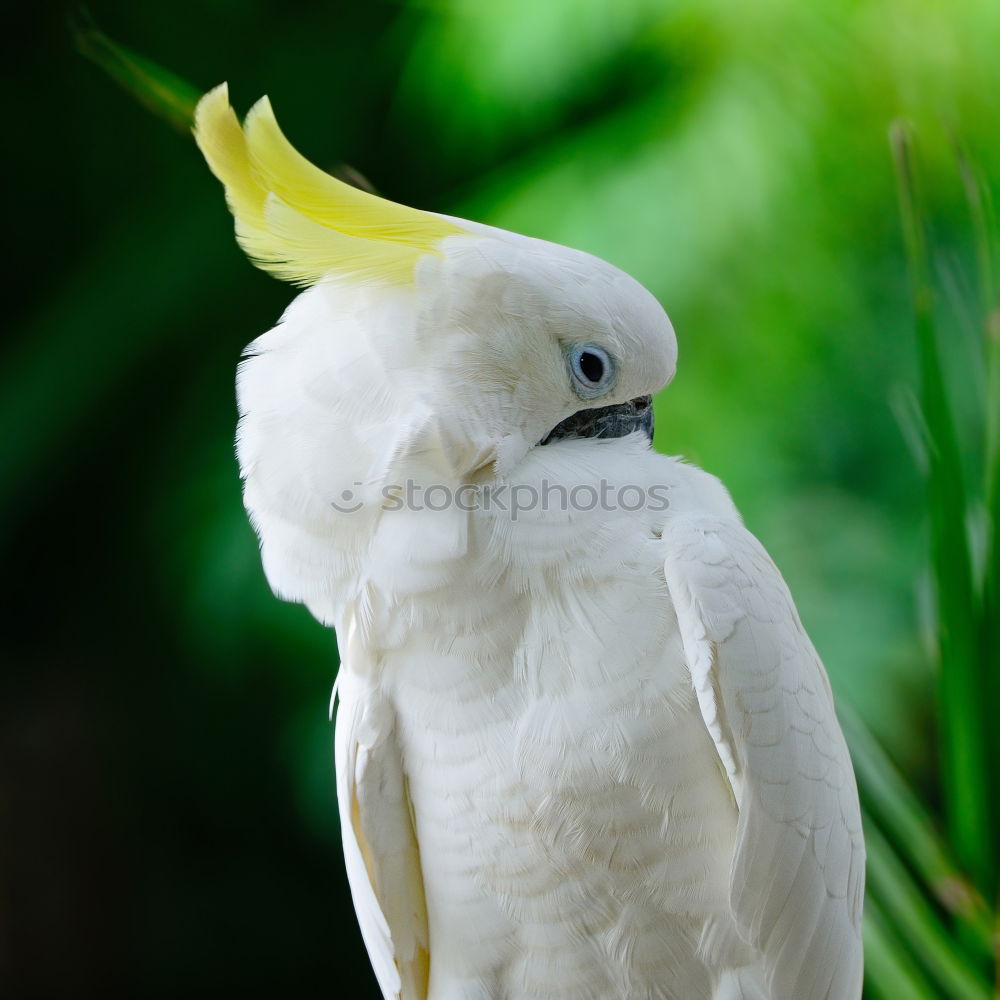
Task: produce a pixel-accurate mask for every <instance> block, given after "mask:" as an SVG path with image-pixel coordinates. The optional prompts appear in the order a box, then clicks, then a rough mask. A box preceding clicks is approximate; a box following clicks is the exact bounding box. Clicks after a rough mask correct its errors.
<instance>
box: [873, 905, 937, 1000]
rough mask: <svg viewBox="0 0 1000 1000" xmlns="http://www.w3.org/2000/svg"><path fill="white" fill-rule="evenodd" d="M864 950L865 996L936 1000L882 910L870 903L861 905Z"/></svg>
mask: <svg viewBox="0 0 1000 1000" xmlns="http://www.w3.org/2000/svg"><path fill="white" fill-rule="evenodd" d="M862 932H863V935H864V946H865V996H868V995H869V994H870V993H872V994H875V996H877V997H879V998H880V1000H940V998H939V996H938V993H937V991H936V990H935V989H934V988H933V987H932V986H931V984H930V983H929V982H928V981H927V979H926V977H925V976H924V975H923V974H922V973H921V972H919V971H918V970H917V969H916V968H914V964H913V960H912V959H911V957H910V955H909V954H908V953H907V951H906V949H905V948H904V947H903V946H902V944H901V943H900V941H899V939H898V938H897V937H896V936H895V935H894V934H893V932H892V929H891V927H890V924H889V921H888V920H887V919H886V917H885V914H884V913H883V912H882V908H881V907H880V906H879V905H878V902H877V901H876V900H874V899H868V900H866V901H865V920H864V926H863V927H862Z"/></svg>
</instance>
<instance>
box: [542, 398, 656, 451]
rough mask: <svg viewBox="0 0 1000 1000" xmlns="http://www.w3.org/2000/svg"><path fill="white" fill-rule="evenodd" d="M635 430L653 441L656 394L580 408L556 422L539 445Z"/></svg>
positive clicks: (614, 436)
mask: <svg viewBox="0 0 1000 1000" xmlns="http://www.w3.org/2000/svg"><path fill="white" fill-rule="evenodd" d="M633 431H643V432H644V433H645V435H646V437H647V438H649V440H650V442H652V440H653V397H652V396H637V397H636V398H635V399H630V400H629V401H628V402H627V403H618V404H616V405H615V406H599V407H596V408H594V409H590V410H578V411H577V412H576V413H574V414H573V415H572V416H570V417H567V418H566V419H565V420H563V421H562V422H561V423H559V424H556V426H555V427H553V428H552V430H550V431H549V433H548V434H546V435H545V437H544V438H542V440H541V441H540V442H539V444H552V442H553V441H560V440H563V439H565V438H619V437H625V436H626V435H627V434H631V433H633Z"/></svg>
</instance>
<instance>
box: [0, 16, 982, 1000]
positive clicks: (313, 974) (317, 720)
mask: <svg viewBox="0 0 1000 1000" xmlns="http://www.w3.org/2000/svg"><path fill="white" fill-rule="evenodd" d="M90 13H91V14H92V15H93V17H94V18H95V19H96V21H97V22H98V23H99V24H100V26H101V28H103V29H104V30H105V31H106V32H107V33H108V34H109V35H110V36H111V37H113V38H115V39H117V40H118V41H120V42H122V43H124V44H126V45H127V46H129V47H130V48H131V49H133V50H135V51H137V52H139V53H142V54H143V55H144V56H147V57H149V58H151V59H154V60H155V61H157V62H158V63H160V64H162V65H165V66H167V67H169V68H170V69H171V70H172V71H174V72H176V73H177V74H178V75H179V76H180V77H182V78H184V79H186V80H188V81H190V82H191V83H192V84H194V85H195V86H197V87H198V88H199V89H207V88H208V87H210V86H212V85H214V84H216V83H218V82H220V81H222V80H228V81H229V83H230V93H231V95H232V99H233V103H234V105H235V106H236V107H237V108H239V109H241V110H245V109H246V108H248V107H249V105H250V104H251V103H252V102H253V101H254V100H255V99H256V98H257V97H258V96H260V95H261V94H264V93H267V94H269V95H270V96H271V99H272V101H273V103H274V106H275V108H276V111H277V115H278V118H279V120H280V121H281V122H282V124H283V126H284V128H285V131H286V132H287V134H288V135H289V137H290V138H291V139H292V141H293V142H294V143H295V144H296V145H297V146H298V147H299V148H300V149H301V150H302V151H303V152H304V153H306V154H307V155H308V156H309V157H310V158H311V159H313V160H314V161H315V162H317V163H319V164H321V165H323V166H326V167H330V168H332V167H335V166H337V165H339V164H343V163H349V164H351V165H353V166H354V167H356V168H357V169H359V170H360V171H361V172H362V173H363V174H364V175H365V176H367V177H368V178H369V179H370V180H371V182H372V183H373V184H374V185H375V186H376V187H377V188H378V189H379V190H380V191H381V192H383V193H385V194H386V195H387V196H389V197H391V198H393V199H394V200H398V201H403V202H406V203H408V204H413V205H416V206H419V207H423V208H428V209H434V210H439V211H445V212H448V213H451V214H456V215H462V216H467V217H469V218H473V219H477V220H481V221H485V222H489V223H493V224H495V225H499V226H503V227H507V228H511V229H516V230H518V231H520V232H524V233H528V234H531V235H534V236H539V237H543V238H545V239H550V240H555V241H558V242H563V243H567V244H570V245H572V246H576V247H580V248H582V249H585V250H588V251H591V252H592V253H595V254H598V255H599V256H602V257H605V258H607V259H608V260H610V261H612V262H613V263H615V264H617V265H618V266H620V267H622V268H624V269H625V270H627V271H630V272H631V273H632V274H634V275H635V276H636V277H638V278H639V279H640V280H641V281H643V282H644V283H645V284H646V285H647V286H648V287H649V288H650V289H652V290H653V291H654V292H655V293H656V294H657V295H658V296H659V298H660V300H661V301H662V302H663V303H664V305H665V307H666V309H667V310H668V312H669V313H670V315H671V318H672V319H673V321H674V325H675V327H676V329H677V332H678V337H679V341H680V364H679V371H678V375H677V378H676V381H675V382H674V384H673V385H672V386H671V387H670V388H669V389H668V390H667V391H666V392H665V393H663V394H662V395H661V397H660V398H659V399H658V400H657V446H658V447H659V448H660V449H662V450H664V451H666V452H668V453H671V454H682V455H685V456H687V457H689V458H690V459H692V460H693V461H695V462H696V463H698V464H699V465H702V466H703V467H705V468H706V469H708V470H709V471H711V472H713V473H715V474H716V475H718V476H720V477H721V478H722V479H723V481H724V482H725V483H726V484H727V485H728V487H729V489H730V490H731V492H732V494H733V496H734V498H735V500H736V502H737V504H738V505H739V506H740V508H741V509H742V511H743V512H744V514H745V518H746V521H747V523H748V525H749V527H750V528H751V530H753V531H754V532H755V533H756V534H757V535H758V536H759V537H760V538H761V539H762V540H763V541H764V543H765V544H766V545H767V546H768V548H769V549H770V551H771V553H772V555H773V556H774V558H775V560H776V562H777V563H778V564H779V566H780V567H781V568H782V570H783V572H784V574H785V576H786V577H787V579H788V581H789V583H790V585H791V588H792V591H793V593H794V594H795V595H796V599H797V601H798V605H799V609H800V611H801V614H802V617H803V619H804V621H805V623H806V625H807V627H808V629H809V631H810V632H811V634H812V636H813V638H814V640H815V642H816V644H817V646H818V648H819V650H820V652H821V654H822V655H823V657H824V659H825V661H826V663H827V665H828V668H829V672H830V674H831V677H832V680H833V684H834V687H835V689H836V690H837V692H838V694H839V695H840V696H841V697H842V698H843V700H844V702H845V703H851V704H853V705H854V706H855V707H856V708H857V709H858V711H859V713H860V715H861V716H862V717H863V718H864V719H865V720H866V721H867V722H868V725H869V727H870V728H871V729H872V730H873V731H874V733H875V734H876V735H877V737H878V738H879V739H880V740H881V742H882V743H883V745H884V746H886V748H887V749H888V751H889V753H890V755H891V757H892V758H893V759H894V760H895V762H896V763H897V764H898V765H899V767H900V768H901V769H902V770H903V771H904V772H905V773H906V775H907V776H908V778H909V781H910V783H911V785H912V786H913V787H914V788H915V789H916V790H917V793H918V797H919V798H921V799H922V800H923V801H924V803H925V804H926V805H927V807H928V809H929V810H930V811H931V812H932V813H936V812H937V811H938V810H939V798H940V790H939V786H940V782H939V779H938V777H937V763H936V759H937V749H936V737H935V732H936V728H935V726H934V724H933V719H934V716H935V708H934V698H935V684H934V667H933V662H934V655H933V651H932V646H933V642H932V640H931V634H932V632H933V629H934V623H933V615H932V614H931V613H930V610H929V609H930V607H931V605H932V596H931V592H932V588H931V586H930V582H929V576H928V572H927V570H926V565H927V558H926V549H927V541H926V537H925V525H924V521H925V516H926V515H925V501H924V490H923V485H922V480H921V472H920V468H919V461H918V460H917V459H916V458H915V455H914V451H916V452H917V453H918V455H919V451H920V448H919V446H918V447H917V448H916V449H912V448H910V447H908V444H907V441H908V438H913V437H916V438H918V439H919V437H920V431H919V420H918V418H916V417H915V416H914V413H915V409H916V407H915V403H914V400H915V389H914V387H915V385H916V384H917V363H916V348H915V341H914V336H913V320H912V310H911V305H910V292H909V287H908V280H907V269H906V261H905V255H904V249H903V242H902V239H901V235H900V225H899V217H898V209H897V192H896V181H895V179H894V175H893V164H892V157H891V155H890V151H889V144H888V142H887V130H888V127H889V124H890V122H891V121H892V120H893V119H895V118H897V117H900V116H902V117H904V118H906V119H907V120H908V121H910V122H912V123H913V125H914V129H915V133H916V136H917V140H918V148H919V170H920V177H921V183H922V187H923V194H924V199H925V206H926V214H927V219H928V220H929V226H930V232H931V260H932V264H933V270H934V281H935V285H936V287H937V289H938V295H937V298H936V307H935V308H936V311H937V312H936V315H937V319H938V321H939V323H940V329H941V330H942V331H944V335H943V351H944V353H945V355H946V360H947V362H948V364H947V368H946V371H945V376H946V379H947V382H948V385H949V386H951V388H952V391H953V395H954V398H955V399H956V400H957V401H958V407H957V419H958V424H959V435H960V440H961V442H962V449H963V453H964V454H965V456H966V458H967V460H968V473H969V475H970V477H975V476H977V475H981V474H982V469H981V468H980V467H979V466H977V462H979V461H980V459H979V458H978V457H977V456H978V455H979V454H980V452H981V451H982V448H983V424H982V421H981V419H980V415H981V412H982V400H983V398H984V395H985V392H986V381H985V376H984V373H983V368H982V365H981V364H980V363H979V362H978V360H977V359H978V358H979V356H980V354H979V351H978V348H977V346H976V339H977V338H978V337H979V336H980V335H981V329H980V318H979V313H978V311H977V310H978V308H979V306H978V302H979V300H978V298H977V295H978V292H977V287H976V274H977V262H976V257H975V240H974V232H973V226H972V225H971V224H970V214H969V208H968V203H967V197H966V191H965V190H964V189H963V184H962V179H961V177H960V170H959V167H958V165H957V163H958V160H957V159H956V155H955V147H956V144H958V145H960V146H961V147H962V148H963V149H964V150H965V152H966V154H967V155H968V157H969V158H970V160H971V161H972V162H973V163H974V164H975V165H976V166H977V168H978V170H979V171H980V172H981V174H982V188H981V190H982V191H983V193H984V194H986V195H990V194H992V196H993V197H994V198H996V196H997V195H998V194H1000V127H998V123H1000V118H998V103H1000V99H998V95H1000V4H997V3H991V2H986V0H983V2H979V3H975V2H971V0H962V2H952V3H949V4H945V3H934V2H930V0H911V2H903V0H867V2H862V0H826V2H822V3H811V4H804V3H802V2H800V0H752V2H747V3H744V4H740V5H737V4H733V3H723V2H721V0H715V2H713V0H686V2H685V0H618V2H611V0H546V2H541V0H530V2H529V0H507V2H505V3H499V2H495V3H490V2H483V0H480V2H474V0H428V2H415V3H410V4H407V3H361V2H355V3H350V4H345V3H298V4H294V5H289V4H287V3H278V2H275V0H242V2H236V0H208V2H206V0H202V2H200V3H192V2H191V0H174V2H173V3H172V4H169V5H139V4H134V3H124V2H121V0H96V2H94V3H93V4H91V6H90ZM71 14H72V15H74V16H76V17H77V19H79V18H80V16H81V15H80V14H79V13H78V12H76V11H74V10H72V9H60V8H58V7H56V8H46V7H45V6H44V5H40V6H38V7H34V8H32V7H25V8H24V9H23V10H22V11H21V12H20V15H21V17H22V19H23V24H22V26H21V27H20V28H19V29H18V30H17V31H8V32H6V33H5V37H4V40H3V43H2V44H3V47H4V60H5V65H6V67H7V70H8V74H11V73H13V74H14V78H15V81H16V83H15V85H14V86H13V87H8V101H7V104H6V107H5V117H6V120H7V128H6V132H7V135H8V153H7V159H8V161H10V162H11V165H16V168H17V171H16V175H15V178H14V179H13V181H12V183H11V185H10V186H8V188H7V191H8V194H7V198H6V205H5V222H6V231H7V233H8V244H9V251H8V252H10V253H11V255H12V256H11V257H10V258H9V259H8V265H7V270H8V275H9V278H10V281H9V284H8V305H7V307H6V310H5V311H6V319H7V323H6V327H7V335H6V337H5V343H4V346H3V354H2V363H0V415H2V427H3V436H2V440H0V506H2V514H3V516H2V522H0V523H2V529H0V544H2V547H3V554H2V559H3V565H4V567H5V569H6V572H5V573H4V574H3V596H2V607H3V609H4V613H5V614H4V617H5V620H6V621H5V625H4V627H3V630H2V643H3V648H4V662H5V670H4V675H3V679H2V688H0V695H2V702H0V719H2V733H0V782H2V784H0V851H2V855H0V862H2V870H0V876H2V882H0V968H2V969H3V975H4V978H5V979H6V978H9V981H10V983H11V985H12V986H13V987H14V988H15V992H14V993H12V994H10V995H17V996H24V997H34V996H38V997H60V996H65V997H78V996H80V997H82V996H90V995H96V994H102V995H105V996H107V995H113V994H114V993H115V992H118V991H121V992H124V991H127V992H128V993H129V994H130V995H133V996H149V997H159V996H164V997H166V996H176V995H178V993H181V994H183V993H187V992H190V991H192V990H200V989H213V990H217V991H219V992H220V994H222V995H238V994H240V993H256V992H258V991H262V990H270V991H272V992H276V993H278V995H290V996H310V995H317V996H318V995H333V996H352V997H375V996H376V995H377V994H376V989H375V986H374V979H373V978H372V976H371V974H370V972H369V969H368V962H367V958H366V956H365V953H364V950H363V946H362V943H361V940H360V937H359V934H358V932H357V930H356V928H355V923H354V918H353V913H352V909H351V905H350V899H349V895H348V893H347V889H346V883H345V878H344V875H343V870H342V862H341V856H340V846H339V829H338V820H337V814H336V804H335V794H334V789H333V784H332V753H331V745H332V731H331V727H330V724H329V722H328V720H327V705H328V700H329V695H330V689H331V685H332V683H333V679H334V676H335V674H336V666H337V659H336V647H335V642H334V639H333V637H332V635H330V634H329V633H327V632H325V631H324V630H323V629H322V628H321V627H320V626H319V625H317V624H316V623H314V622H313V621H312V620H311V619H310V617H309V616H308V614H307V613H306V612H305V611H304V610H303V609H302V608H300V607H293V606H289V605H285V604H282V603H281V602H279V601H278V600H276V599H275V598H274V597H273V596H272V595H271V594H270V593H269V591H268V588H267V585H266V582H265V580H264V578H263V575H262V572H261V569H260V565H259V561H258V555H257V546H256V541H255V538H254V536H253V533H252V531H251V529H250V527H249V525H248V523H247V520H246V517H245V515H244V512H243V509H242V504H241V501H240V487H239V482H238V477H237V470H236V465H235V462H234V459H233V456H232V439H233V431H234V421H235V408H234V402H233V376H234V369H235V365H236V361H237V359H238V357H239V353H240V350H241V349H242V347H243V346H244V345H245V344H246V343H248V342H249V341H250V340H251V339H253V338H254V337H255V336H256V335H257V334H258V333H260V332H262V331H263V330H265V329H267V328H268V327H269V326H271V325H272V324H273V323H274V321H275V320H276V319H277V317H278V316H279V314H280V313H281V311H282V308H283V307H284V305H285V304H286V303H287V302H288V301H289V299H290V298H291V296H292V294H293V293H292V290H291V289H290V288H288V287H286V286H283V285H281V284H279V283H277V282H275V281H274V280H272V279H270V278H268V277H267V276H265V275H264V274H262V273H260V272H259V271H256V270H254V269H253V268H251V267H250V266H249V265H248V264H247V263H246V261H245V259H244V258H243V256H242V254H241V253H240V252H239V251H238V249H237V247H236V245H235V242H234V240H233V237H232V226H231V220H230V217H229V215H228V213H227V212H226V210H225V207H224V203H223V199H222V193H221V188H220V187H219V185H218V184H217V182H216V181H215V180H214V179H213V178H212V177H211V176H210V175H209V173H208V171H207V169H206V167H205V165H204V163H203V162H202V161H201V159H200V156H199V155H198V153H197V150H196V149H195V147H194V144H193V143H192V142H191V141H190V139H189V138H188V137H186V136H185V135H183V134H182V133H181V132H180V131H177V130H173V129H171V128H169V127H168V126H167V125H166V124H165V123H164V122H163V121H162V120H158V119H157V118H156V117H154V116H152V115H150V114H149V112H148V111H147V110H146V109H144V108H143V107H141V106H139V105H138V104H137V103H135V102H134V101H133V100H132V99H131V98H130V97H129V96H128V95H127V94H126V93H124V92H123V91H122V90H120V89H118V88H117V87H116V86H115V85H114V84H113V83H112V82H111V81H110V80H109V79H108V78H107V77H106V76H105V75H103V74H102V72H101V71H100V70H99V69H98V68H96V67H95V66H94V65H92V64H91V63H89V62H87V61H85V60H84V59H83V58H81V56H80V55H79V54H77V53H76V52H75V51H74V48H73V36H72V32H71V28H70V15H71ZM949 995H951V994H949ZM955 995H957V994H955Z"/></svg>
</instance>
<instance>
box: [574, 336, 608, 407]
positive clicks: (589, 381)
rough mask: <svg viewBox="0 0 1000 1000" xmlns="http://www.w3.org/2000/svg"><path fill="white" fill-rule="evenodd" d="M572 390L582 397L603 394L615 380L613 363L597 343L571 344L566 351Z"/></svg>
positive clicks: (590, 397) (586, 397)
mask: <svg viewBox="0 0 1000 1000" xmlns="http://www.w3.org/2000/svg"><path fill="white" fill-rule="evenodd" d="M566 355H567V360H568V362H569V373H570V381H571V382H572V385H573V391H574V392H575V393H576V394H577V395H578V396H582V397H583V398H584V399H593V398H595V397H596V396H603V395H604V393H606V392H607V391H608V390H609V389H610V388H611V387H612V386H613V385H614V382H615V364H614V361H613V360H612V358H611V355H610V354H608V352H607V351H606V350H604V348H603V347H598V346H597V344H573V345H571V346H570V347H569V348H568V349H567V352H566Z"/></svg>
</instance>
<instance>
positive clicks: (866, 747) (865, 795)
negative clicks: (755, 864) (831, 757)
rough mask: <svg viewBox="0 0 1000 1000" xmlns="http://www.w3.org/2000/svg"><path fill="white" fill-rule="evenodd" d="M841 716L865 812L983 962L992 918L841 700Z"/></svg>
mask: <svg viewBox="0 0 1000 1000" xmlns="http://www.w3.org/2000/svg"><path fill="white" fill-rule="evenodd" d="M838 715H839V716H840V721H841V724H842V725H843V727H844V734H845V735H846V737H847V742H848V744H849V745H850V747H851V757H852V759H853V761H854V770H855V773H856V775H857V778H858V786H859V788H860V791H861V798H862V801H863V802H864V805H865V808H866V810H867V811H868V812H870V813H871V815H872V816H873V817H874V818H875V820H877V822H878V825H879V826H880V827H881V829H882V830H884V831H885V832H886V834H887V836H888V837H889V839H890V840H892V842H893V844H894V845H895V847H896V849H897V851H898V852H899V853H900V855H901V856H902V857H903V859H904V860H905V862H906V864H907V865H908V866H909V867H910V868H911V869H912V870H913V871H914V872H915V873H916V875H917V876H918V877H919V878H920V880H921V881H922V882H923V883H924V884H925V885H926V886H927V888H928V889H929V890H930V892H931V894H932V895H933V897H934V898H935V899H936V900H937V901H938V902H939V903H940V904H941V906H942V907H944V909H945V910H946V911H947V912H949V913H951V914H952V915H953V916H954V917H955V919H956V920H957V921H959V923H961V924H962V925H963V926H964V927H966V928H967V930H968V936H969V937H970V938H971V940H972V941H974V942H975V947H976V949H977V951H979V952H980V953H981V954H982V956H983V957H984V958H989V957H990V956H991V955H992V953H993V924H994V918H993V914H992V913H991V912H990V909H989V907H988V906H987V904H986V903H985V902H984V900H983V897H982V896H981V895H980V894H979V893H978V892H977V891H976V888H975V887H974V886H973V885H971V884H970V883H969V879H968V877H967V876H966V875H965V874H964V873H963V872H962V871H961V870H960V869H959V867H958V865H957V864H956V863H955V861H954V860H953V858H952V856H951V853H950V852H949V850H948V848H947V847H946V846H945V843H944V841H943V840H942V839H941V836H940V835H939V834H938V831H937V830H936V828H935V826H934V823H933V821H932V820H931V818H930V816H929V815H928V813H927V811H926V810H925V809H924V807H923V806H922V805H921V803H920V801H919V800H918V799H917V796H916V795H915V794H914V793H913V791H912V790H911V789H910V787H909V785H907V783H906V781H905V780H904V779H903V777H902V775H901V774H900V773H899V771H898V770H897V769H896V766H895V765H894V764H893V763H892V761H891V760H890V759H889V757H888V755H887V754H886V753H885V751H884V750H883V749H882V747H881V746H880V745H879V743H878V741H877V740H876V739H875V737H874V736H872V734H871V733H870V732H869V730H868V728H867V727H866V726H865V724H864V722H863V721H862V720H861V718H860V717H859V716H858V715H857V713H855V712H854V711H853V709H851V708H850V707H849V706H848V705H846V704H845V703H844V702H843V701H842V702H841V704H840V705H839V706H838Z"/></svg>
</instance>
